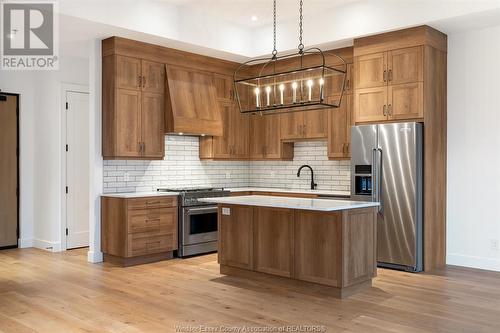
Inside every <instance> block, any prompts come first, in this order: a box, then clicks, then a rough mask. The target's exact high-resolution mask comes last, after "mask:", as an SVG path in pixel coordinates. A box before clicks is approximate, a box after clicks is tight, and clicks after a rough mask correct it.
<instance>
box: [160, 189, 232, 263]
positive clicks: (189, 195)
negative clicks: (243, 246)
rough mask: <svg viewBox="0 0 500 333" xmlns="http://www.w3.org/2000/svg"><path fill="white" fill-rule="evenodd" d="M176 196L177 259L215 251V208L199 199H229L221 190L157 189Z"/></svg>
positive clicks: (215, 206) (227, 193) (227, 192)
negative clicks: (177, 222) (177, 223)
mask: <svg viewBox="0 0 500 333" xmlns="http://www.w3.org/2000/svg"><path fill="white" fill-rule="evenodd" d="M158 190H159V191H171V192H179V249H178V251H177V252H178V253H177V254H178V256H179V257H186V256H191V255H196V254H201V253H209V252H214V251H217V205H214V204H210V203H203V202H200V201H199V199H201V198H211V197H222V196H228V195H229V191H225V190H224V189H222V188H189V189H186V188H183V189H158Z"/></svg>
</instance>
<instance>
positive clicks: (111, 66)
mask: <svg viewBox="0 0 500 333" xmlns="http://www.w3.org/2000/svg"><path fill="white" fill-rule="evenodd" d="M102 81H103V94H102V95H103V97H102V99H103V101H102V102H103V103H102V105H103V107H102V116H103V118H102V119H103V128H102V131H103V139H102V141H103V143H102V153H103V157H104V159H118V158H123V159H162V158H163V157H164V156H165V149H164V140H165V134H164V128H163V126H164V112H165V102H164V100H165V96H164V87H165V86H164V82H165V71H164V66H163V65H162V64H159V63H154V62H149V61H144V60H141V59H138V58H134V57H125V56H121V55H109V56H106V57H104V58H103V78H102ZM148 82H149V83H148Z"/></svg>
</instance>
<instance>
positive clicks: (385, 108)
mask: <svg viewBox="0 0 500 333" xmlns="http://www.w3.org/2000/svg"><path fill="white" fill-rule="evenodd" d="M383 110H384V116H385V117H387V105H385V104H384V109H383Z"/></svg>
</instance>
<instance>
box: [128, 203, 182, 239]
mask: <svg viewBox="0 0 500 333" xmlns="http://www.w3.org/2000/svg"><path fill="white" fill-rule="evenodd" d="M177 223H178V221H177V208H150V209H135V210H130V211H129V213H128V233H148V234H149V235H150V236H155V235H160V234H169V233H174V232H176V230H177Z"/></svg>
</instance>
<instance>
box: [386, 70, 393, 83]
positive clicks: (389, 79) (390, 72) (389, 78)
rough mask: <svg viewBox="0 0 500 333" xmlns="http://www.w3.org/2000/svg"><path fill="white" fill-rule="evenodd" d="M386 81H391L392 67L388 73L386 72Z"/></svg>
mask: <svg viewBox="0 0 500 333" xmlns="http://www.w3.org/2000/svg"><path fill="white" fill-rule="evenodd" d="M387 81H392V69H389V74H388V79H387Z"/></svg>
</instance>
